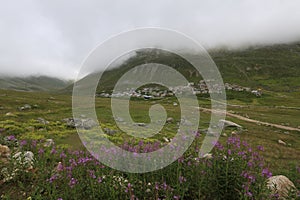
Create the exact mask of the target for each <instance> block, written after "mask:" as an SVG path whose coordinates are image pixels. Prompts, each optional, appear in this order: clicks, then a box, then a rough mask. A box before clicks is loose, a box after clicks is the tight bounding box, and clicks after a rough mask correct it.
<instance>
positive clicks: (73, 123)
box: [62, 118, 97, 130]
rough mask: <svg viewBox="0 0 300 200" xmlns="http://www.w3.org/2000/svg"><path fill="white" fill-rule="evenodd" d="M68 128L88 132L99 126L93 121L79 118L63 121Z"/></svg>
mask: <svg viewBox="0 0 300 200" xmlns="http://www.w3.org/2000/svg"><path fill="white" fill-rule="evenodd" d="M62 121H63V122H65V123H66V125H67V126H68V127H71V128H84V129H86V130H88V129H92V128H93V127H95V126H97V123H96V122H95V121H94V120H93V119H89V118H88V119H79V118H65V119H63V120H62Z"/></svg>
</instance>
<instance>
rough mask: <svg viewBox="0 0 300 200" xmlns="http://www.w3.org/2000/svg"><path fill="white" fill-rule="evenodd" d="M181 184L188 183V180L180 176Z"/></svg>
mask: <svg viewBox="0 0 300 200" xmlns="http://www.w3.org/2000/svg"><path fill="white" fill-rule="evenodd" d="M178 179H179V183H180V184H182V183H184V182H186V178H185V177H183V176H179V178H178Z"/></svg>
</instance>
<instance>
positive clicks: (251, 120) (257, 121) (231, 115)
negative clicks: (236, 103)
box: [198, 107, 300, 132]
mask: <svg viewBox="0 0 300 200" xmlns="http://www.w3.org/2000/svg"><path fill="white" fill-rule="evenodd" d="M198 109H200V111H203V112H212V110H211V109H208V108H202V107H199V108H198ZM213 112H215V113H216V114H217V113H218V112H219V113H221V112H222V111H218V110H214V111H213ZM226 115H227V116H230V117H234V118H237V119H240V120H243V121H246V122H251V123H256V124H260V125H265V126H270V127H275V128H279V129H283V130H287V131H299V132H300V129H299V128H294V127H290V126H283V125H280V124H273V123H269V122H262V121H259V120H255V119H250V118H247V117H243V116H240V115H237V114H233V113H230V112H226Z"/></svg>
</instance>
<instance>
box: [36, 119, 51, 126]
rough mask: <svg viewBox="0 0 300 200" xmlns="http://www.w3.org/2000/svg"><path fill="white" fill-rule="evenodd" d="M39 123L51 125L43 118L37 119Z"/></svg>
mask: <svg viewBox="0 0 300 200" xmlns="http://www.w3.org/2000/svg"><path fill="white" fill-rule="evenodd" d="M37 121H38V122H39V123H41V124H44V125H46V124H49V121H47V120H45V119H44V118H42V117H39V118H37Z"/></svg>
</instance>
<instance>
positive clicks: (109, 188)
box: [0, 90, 300, 199]
mask: <svg viewBox="0 0 300 200" xmlns="http://www.w3.org/2000/svg"><path fill="white" fill-rule="evenodd" d="M265 94H266V95H263V96H262V97H261V98H257V97H251V99H250V100H249V99H248V94H245V95H244V94H240V93H239V94H238V95H239V96H238V98H231V99H229V101H228V104H229V105H228V110H231V111H234V112H235V113H238V114H239V115H242V116H245V115H248V116H249V117H250V118H253V119H257V120H261V121H266V122H272V123H278V124H285V125H289V126H292V127H297V126H299V117H298V116H299V114H300V113H299V112H300V110H299V109H298V108H299V107H300V106H299V103H298V101H297V97H299V96H300V94H299V93H297V92H293V93H286V92H280V93H274V92H268V91H265ZM230 95H232V96H234V95H235V93H231V94H230ZM33 97H34V98H33ZM198 99H199V105H201V106H202V107H207V108H209V107H210V102H209V100H208V99H206V97H198ZM174 101H176V100H175V99H174V98H166V99H162V100H150V101H145V100H137V99H133V100H132V101H131V104H130V109H131V114H132V117H133V119H134V120H135V121H136V122H149V116H148V109H149V107H150V106H151V105H153V104H155V103H160V104H162V105H163V106H164V107H165V108H166V110H167V111H168V116H170V117H173V118H174V120H175V122H174V123H171V124H168V125H167V126H165V127H164V129H163V130H162V131H161V133H160V134H158V135H156V136H154V138H153V140H148V142H153V141H157V140H158V141H161V142H164V140H163V137H167V138H172V137H173V135H174V131H175V130H177V128H178V125H177V123H176V122H178V121H179V120H180V112H179V106H174V105H173V102H174ZM24 104H30V105H37V107H36V108H33V109H31V110H25V111H20V110H19V109H18V107H20V106H23V105H24ZM236 105H239V106H242V107H239V106H236ZM278 106H285V107H278ZM0 107H1V109H0V128H4V129H5V131H4V132H3V133H2V135H1V140H3V138H4V137H5V136H7V135H16V137H17V138H18V139H19V140H22V139H26V140H28V143H29V142H31V141H32V140H41V139H42V140H45V139H48V138H52V139H54V140H55V142H56V149H57V151H59V152H60V151H65V152H67V151H66V149H72V151H71V152H74V151H76V150H84V148H83V146H82V144H81V141H80V139H79V138H78V135H77V133H76V130H75V129H72V128H68V127H67V126H66V125H65V124H64V123H63V122H62V121H61V120H62V119H64V118H70V117H72V110H71V96H70V95H62V94H55V93H37V92H35V93H28V92H16V91H8V90H2V91H1V95H0ZM96 111H97V115H98V119H99V122H100V123H101V125H102V126H103V127H108V128H110V129H114V130H118V127H117V126H116V124H115V122H114V120H113V117H112V114H111V111H110V99H108V98H96ZM9 112H11V113H12V114H13V116H6V113H9ZM38 117H42V118H45V119H46V120H48V121H49V124H46V125H43V124H40V123H39V122H38V121H37V120H36V119H37V118H38ZM209 119H210V114H209V113H205V112H201V120H200V130H201V131H202V130H205V129H207V127H208V123H209ZM227 120H230V121H233V122H236V123H238V124H240V125H242V126H243V132H242V133H241V134H240V135H239V138H240V139H241V140H245V141H247V142H248V143H249V144H250V145H251V146H252V147H253V148H256V147H257V146H258V145H261V146H264V151H261V152H260V155H261V156H263V157H264V160H265V161H266V162H265V166H266V167H268V168H269V169H270V170H271V171H272V172H273V174H275V175H277V174H284V175H286V176H287V177H289V178H290V179H291V180H292V181H293V182H294V183H295V184H296V185H297V187H298V188H299V186H300V184H299V182H297V181H298V180H299V174H298V172H297V171H296V166H297V165H299V160H300V153H299V152H300V133H299V132H293V131H289V133H288V134H287V133H284V132H285V131H283V130H279V129H276V128H272V127H267V126H258V125H257V124H253V123H249V122H245V121H242V120H239V119H236V118H232V117H227ZM201 131H200V132H201ZM231 131H234V129H225V130H224V132H226V133H227V135H230V134H231ZM203 137H204V134H203V135H202V136H201V137H199V138H198V142H199V143H198V144H201V141H202V140H203ZM109 139H110V140H112V141H114V142H117V143H119V145H122V143H124V140H125V141H131V142H133V143H132V145H136V144H137V143H138V141H132V140H131V139H132V138H131V137H129V136H128V135H126V134H125V133H122V131H120V130H119V132H118V133H117V134H115V135H113V136H109ZM279 139H281V140H283V141H285V142H286V143H287V144H289V145H287V146H284V145H280V144H278V142H277V141H278V140H279ZM146 142H147V140H146ZM220 142H221V144H223V145H225V144H227V142H228V137H221V138H220ZM193 145H194V146H193V148H195V143H194V144H193ZM196 146H197V145H196ZM225 146H226V145H225ZM16 148H17V149H16V150H18V149H19V148H20V147H18V146H17V147H16ZM193 148H191V149H189V151H188V153H187V154H186V155H185V159H184V162H183V163H179V164H178V161H177V162H175V163H173V164H172V165H171V166H169V167H167V168H165V169H162V170H158V171H155V172H152V173H147V174H144V175H134V174H127V173H121V172H118V171H115V170H111V169H110V168H108V167H104V168H103V169H98V167H97V165H96V166H95V165H94V164H91V165H88V166H89V167H86V166H82V167H79V168H76V169H75V171H74V177H73V178H74V179H76V180H77V181H79V182H78V184H76V180H74V188H73V187H70V184H71V185H72V183H70V182H71V179H68V176H67V175H68V174H67V172H66V171H63V172H62V173H61V175H60V176H61V178H59V180H60V181H58V182H57V183H55V184H50V183H49V179H50V178H51V176H53V174H52V171H53V169H54V168H55V167H56V165H57V163H58V162H59V161H61V162H63V163H64V166H65V167H67V166H68V165H69V164H70V163H69V159H71V158H74V159H75V158H76V159H78V157H74V155H73V154H72V153H70V154H68V155H67V158H66V159H61V158H60V157H59V154H58V153H57V154H55V155H52V154H51V151H52V149H51V148H50V149H45V154H44V155H45V156H43V157H39V153H38V151H39V149H36V148H33V147H30V146H27V147H26V148H25V147H24V148H23V150H31V151H33V152H34V153H35V155H36V156H37V159H36V160H37V161H36V163H35V166H36V169H37V170H38V171H37V172H35V173H33V174H32V173H29V172H26V173H25V172H24V173H25V175H21V177H19V176H18V177H17V178H16V179H14V180H13V181H11V182H8V183H1V189H0V193H1V194H2V195H3V196H2V198H4V199H5V198H6V199H20V198H21V199H22V198H25V197H26V198H27V197H30V196H31V197H32V198H33V199H58V198H59V197H62V198H63V199H69V198H68V196H67V195H73V197H72V198H73V199H76V198H78V199H80V198H81V196H80V195H79V193H82V195H83V194H84V195H90V196H85V198H86V199H95V198H108V197H110V196H108V195H113V196H114V197H115V198H116V199H118V198H122V199H133V198H132V195H135V196H136V197H140V198H139V199H141V197H144V198H145V199H151V198H152V199H155V198H156V197H157V198H158V197H164V198H166V199H175V198H177V196H180V197H181V199H184V198H185V199H190V198H194V199H207V198H214V199H220V198H221V196H220V195H224V193H226V194H228V195H231V196H230V197H232V196H233V193H232V190H235V189H237V188H239V189H241V191H240V195H239V197H240V198H242V197H243V198H244V199H247V198H248V199H251V197H250V196H249V195H250V194H248V196H247V191H246V190H242V189H245V187H244V188H243V187H242V185H243V184H242V183H246V182H247V183H248V181H247V180H248V179H247V180H245V179H244V178H245V177H243V176H242V177H240V176H238V175H240V174H238V173H242V172H241V171H237V172H236V173H237V174H234V175H233V174H231V175H230V173H233V171H234V170H236V169H237V168H239V167H240V168H241V169H243V168H245V167H242V165H244V164H242V163H237V164H236V165H232V164H230V167H232V168H230V170H232V171H227V173H225V174H224V173H221V172H222V171H223V170H225V171H226V169H227V170H229V168H226V167H228V166H227V165H223V164H224V163H222V162H221V159H220V158H218V159H217V158H216V160H213V162H214V165H213V166H215V167H216V168H207V166H206V165H207V163H205V162H204V163H202V164H201V166H200V167H199V166H197V167H195V166H194V167H190V166H189V165H188V161H189V158H190V155H194V154H193V152H194V153H195V151H194V149H193ZM19 150H22V149H19ZM214 151H219V150H218V149H215V150H214ZM87 156H88V154H87ZM94 162H95V161H93V163H94ZM87 169H90V170H94V171H95V172H94V173H96V174H97V180H94V179H93V178H91V179H90V178H86V177H90V172H88V171H87ZM199 169H203V170H204V169H205V170H208V171H209V170H212V171H209V174H210V176H204V175H202V174H199ZM216 170H217V171H216ZM259 170H262V169H260V168H257V169H255V170H254V171H255V172H253V174H254V175H255V176H257V177H259V179H260V180H259V181H258V182H257V184H258V185H255V186H253V188H252V189H251V193H253V195H256V197H257V198H258V197H260V196H259V195H269V192H268V191H267V190H266V191H265V189H262V184H265V180H266V179H265V178H263V177H261V176H260V174H261V173H262V172H261V171H259ZM250 171H251V170H250ZM217 172H218V173H217ZM229 172H230V173H229ZM102 175H107V180H106V182H105V184H102V185H101V184H100V185H98V182H97V181H98V178H99V177H100V176H101V177H102ZM181 176H183V178H182V177H181ZM223 176H225V178H224V177H223ZM114 177H119V178H120V177H122V178H121V179H123V178H124V179H126V180H128V182H129V183H130V184H132V185H128V182H126V183H122V184H123V185H122V184H121V185H120V184H119V182H118V181H116V180H115V179H116V178H114ZM180 177H181V179H182V180H181V182H182V183H181V184H179V178H180ZM221 177H222V178H221ZM226 177H227V178H226ZM85 179H86V180H85ZM185 179H186V181H185V182H183V180H185ZM217 179H218V180H219V179H220V180H222V181H225V182H222V181H221V182H220V185H219V186H218V187H219V189H218V190H216V191H215V192H213V193H210V195H215V196H209V192H208V190H209V189H212V188H213V185H211V183H212V182H214V181H216V180H217ZM31 180H33V181H31ZM47 180H48V181H47ZM235 181H236V183H238V185H234V186H232V188H230V187H229V185H230V184H229V182H230V183H232V182H235ZM140 182H141V183H140ZM148 182H150V183H151V186H149V187H148V185H147V184H148ZM156 184H157V185H158V186H157V187H158V188H159V189H155V188H156V186H155V185H156ZM239 184H240V185H239ZM29 185H34V186H35V187H34V188H30V187H29ZM114 185H115V186H114ZM204 185H207V188H206V187H204ZM224 185H225V186H224ZM226 185H227V186H228V187H226ZM259 185H260V186H259ZM114 187H115V188H114ZM168 187H170V188H169V189H164V188H168ZM251 187H252V186H251ZM57 188H60V189H57ZM87 188H89V189H87ZM254 188H256V189H254ZM258 188H260V189H258ZM147 189H150V190H151V192H150V193H149V194H148V193H146V190H147ZM99 190H101V191H103V193H102V194H101V195H103V196H101V195H100V194H99V192H98V191H99ZM131 190H132V193H131V192H130V191H131ZM261 190H264V191H261ZM16 191H18V192H16ZM21 191H22V192H21ZM84 191H85V192H84ZM126 191H127V192H126ZM218 191H219V192H220V193H218ZM221 191H222V192H224V191H225V192H224V193H222V192H221ZM258 191H261V192H258ZM256 192H257V193H256ZM23 193H25V196H23ZM76 195H77V196H76ZM99 195H100V196H99ZM218 195H219V196H218ZM235 195H236V193H235ZM235 197H236V196H235ZM82 198H83V197H82ZM232 198H233V197H232Z"/></svg>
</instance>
